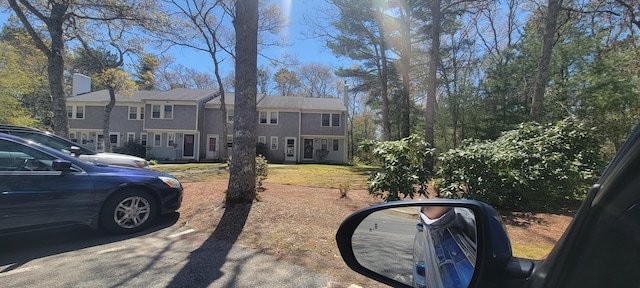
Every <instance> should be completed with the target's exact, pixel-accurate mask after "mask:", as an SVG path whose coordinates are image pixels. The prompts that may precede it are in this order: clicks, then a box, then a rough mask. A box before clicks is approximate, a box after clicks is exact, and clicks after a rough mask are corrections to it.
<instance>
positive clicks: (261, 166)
mask: <svg viewBox="0 0 640 288" xmlns="http://www.w3.org/2000/svg"><path fill="white" fill-rule="evenodd" d="M268 164H269V163H268V162H267V158H265V157H264V156H262V155H258V156H256V190H257V191H262V190H264V188H262V181H264V180H266V179H267V176H269V165H268Z"/></svg>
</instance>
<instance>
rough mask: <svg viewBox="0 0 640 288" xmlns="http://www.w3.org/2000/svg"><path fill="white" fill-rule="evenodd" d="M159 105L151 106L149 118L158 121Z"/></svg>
mask: <svg viewBox="0 0 640 288" xmlns="http://www.w3.org/2000/svg"><path fill="white" fill-rule="evenodd" d="M160 108H161V107H160V105H152V106H151V118H153V119H160Z"/></svg>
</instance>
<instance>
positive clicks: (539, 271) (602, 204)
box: [336, 126, 640, 288]
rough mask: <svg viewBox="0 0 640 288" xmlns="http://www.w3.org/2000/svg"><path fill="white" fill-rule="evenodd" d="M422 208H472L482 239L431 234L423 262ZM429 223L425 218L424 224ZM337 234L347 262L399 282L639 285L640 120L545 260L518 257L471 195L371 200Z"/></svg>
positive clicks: (496, 221)
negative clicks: (374, 202) (417, 236)
mask: <svg viewBox="0 0 640 288" xmlns="http://www.w3.org/2000/svg"><path fill="white" fill-rule="evenodd" d="M418 207H421V209H424V207H427V208H430V207H433V208H435V207H448V208H453V209H462V208H464V209H466V210H468V211H471V212H472V213H470V214H469V215H472V216H471V218H472V220H473V223H474V225H475V229H474V230H475V231H474V232H472V233H471V234H475V235H471V236H472V237H475V239H476V240H474V241H472V242H469V241H459V240H457V239H454V237H452V236H451V235H454V234H456V233H455V231H454V230H448V231H450V232H451V231H454V233H450V234H447V233H444V234H441V235H440V236H443V237H442V238H439V239H443V241H441V242H442V244H440V243H436V242H437V241H432V243H429V244H430V245H426V244H424V246H419V248H420V249H423V247H426V248H425V249H424V250H420V251H425V252H435V254H434V257H435V258H437V260H434V261H423V259H429V258H428V257H426V258H425V257H423V256H422V255H420V256H418V257H416V256H415V253H414V251H415V248H416V246H415V245H414V244H413V243H414V241H413V239H414V236H415V232H416V223H419V221H420V220H419V217H418V216H419V215H417V213H416V211H417V208H418ZM425 228H426V227H425V226H424V224H423V225H422V227H418V229H419V230H420V229H425ZM458 234H459V233H458ZM467 234H469V233H467ZM427 239H433V238H427ZM336 240H337V243H338V248H339V249H340V253H341V254H342V257H343V259H344V261H345V262H346V263H347V265H348V266H349V267H351V268H352V269H353V270H355V271H357V272H359V273H361V274H363V275H365V276H368V277H370V278H373V279H376V280H378V281H380V282H383V283H386V284H388V285H391V286H394V287H411V286H412V285H413V286H415V287H534V288H537V287H566V288H572V287H576V288H577V287H581V288H582V287H639V286H640V273H638V267H640V126H638V127H637V128H636V130H635V131H634V132H633V133H632V134H631V135H630V136H629V138H628V139H627V141H626V142H625V144H624V145H623V146H622V148H621V149H620V150H619V152H618V154H617V155H616V157H615V158H614V159H613V160H612V161H611V163H609V166H608V167H607V169H606V170H605V171H604V173H603V174H602V176H601V178H600V179H599V180H598V182H597V183H596V184H595V185H593V187H592V188H591V190H590V191H589V193H588V194H587V197H586V199H585V200H584V202H583V203H582V206H581V207H580V209H579V210H578V212H577V213H576V215H575V217H574V218H573V221H572V222H571V224H570V225H569V227H568V228H567V230H566V231H565V233H564V235H563V236H562V238H561V239H560V240H559V241H558V243H557V244H556V245H555V247H554V248H553V249H552V251H551V253H550V254H549V255H548V256H547V257H546V259H544V260H530V259H522V258H516V257H513V255H512V251H511V244H510V241H509V238H508V236H507V233H506V232H505V229H504V226H503V225H502V223H501V222H500V220H499V217H498V215H497V213H496V212H495V211H494V209H493V208H491V207H490V206H488V205H486V204H484V203H482V202H479V201H471V200H447V199H431V200H422V201H417V200H416V201H398V202H391V203H385V204H380V205H377V206H372V207H368V208H365V209H362V210H360V211H357V212H355V213H354V214H352V215H351V216H349V217H348V218H347V219H345V221H344V222H343V223H342V225H341V226H340V228H339V229H338V232H337V235H336ZM429 241H431V240H429ZM464 242H467V243H466V244H471V245H475V249H471V250H467V251H473V252H472V254H475V255H466V256H470V257H463V256H461V255H460V253H465V252H464V251H465V249H460V248H462V246H464V244H465V243H464ZM421 245H422V244H421ZM429 247H434V248H433V249H429ZM474 250H475V251H474ZM439 251H446V252H447V253H442V252H439ZM442 255H450V256H451V257H441V256H442ZM456 259H462V261H461V262H460V261H458V260H456ZM442 260H445V261H442ZM447 263H448V264H447ZM468 271H470V272H471V273H467V272H468ZM451 279H454V280H455V281H450V280H451Z"/></svg>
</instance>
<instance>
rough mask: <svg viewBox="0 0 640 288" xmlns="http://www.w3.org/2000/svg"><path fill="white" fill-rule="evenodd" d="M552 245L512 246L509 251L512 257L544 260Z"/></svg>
mask: <svg viewBox="0 0 640 288" xmlns="http://www.w3.org/2000/svg"><path fill="white" fill-rule="evenodd" d="M552 248H553V246H552V245H541V246H538V245H522V244H512V245H511V249H512V250H513V257H520V258H526V259H534V260H541V259H544V258H545V257H546V256H547V255H548V254H549V252H551V249H552Z"/></svg>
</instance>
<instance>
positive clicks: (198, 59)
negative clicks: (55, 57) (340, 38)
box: [0, 0, 347, 75]
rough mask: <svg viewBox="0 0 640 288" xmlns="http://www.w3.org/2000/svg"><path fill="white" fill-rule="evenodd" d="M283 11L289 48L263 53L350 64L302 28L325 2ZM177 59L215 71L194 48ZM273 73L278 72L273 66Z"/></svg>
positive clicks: (298, 2)
mask: <svg viewBox="0 0 640 288" xmlns="http://www.w3.org/2000/svg"><path fill="white" fill-rule="evenodd" d="M273 1H274V2H275V3H277V4H278V5H279V6H280V7H281V10H282V13H283V15H284V16H285V18H286V19H288V20H289V23H290V25H289V27H288V28H287V29H285V31H283V33H286V34H287V35H288V39H289V42H290V46H288V47H272V48H268V49H266V50H265V51H263V53H265V54H267V55H269V57H279V56H280V55H282V54H283V53H285V52H288V53H289V54H294V55H296V56H297V58H298V60H299V61H300V63H301V64H308V63H323V64H327V65H329V66H331V67H332V68H338V67H340V66H341V65H347V64H346V62H347V60H346V59H338V58H337V57H336V56H334V55H333V54H331V52H330V51H328V50H327V48H325V47H324V44H323V41H322V40H319V39H304V37H303V33H302V31H303V30H304V29H308V28H307V27H306V26H304V25H303V23H302V20H303V15H305V14H309V15H313V13H314V12H315V9H319V6H318V5H319V4H321V3H323V1H314V0H273ZM7 17H8V14H6V13H0V23H6V22H7ZM170 54H171V55H172V56H173V57H174V58H175V63H176V64H182V65H184V66H185V67H189V68H194V69H196V70H198V71H202V72H213V64H212V60H211V58H210V57H209V55H207V54H206V53H202V52H196V51H194V50H192V49H185V48H175V49H173V50H171V51H170ZM258 63H259V64H268V61H267V60H266V59H264V58H258ZM228 69H232V68H230V67H229V68H226V69H225V71H221V72H222V75H226V74H228V73H229V71H226V70H228ZM271 69H272V72H275V71H274V70H275V69H273V68H271Z"/></svg>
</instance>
